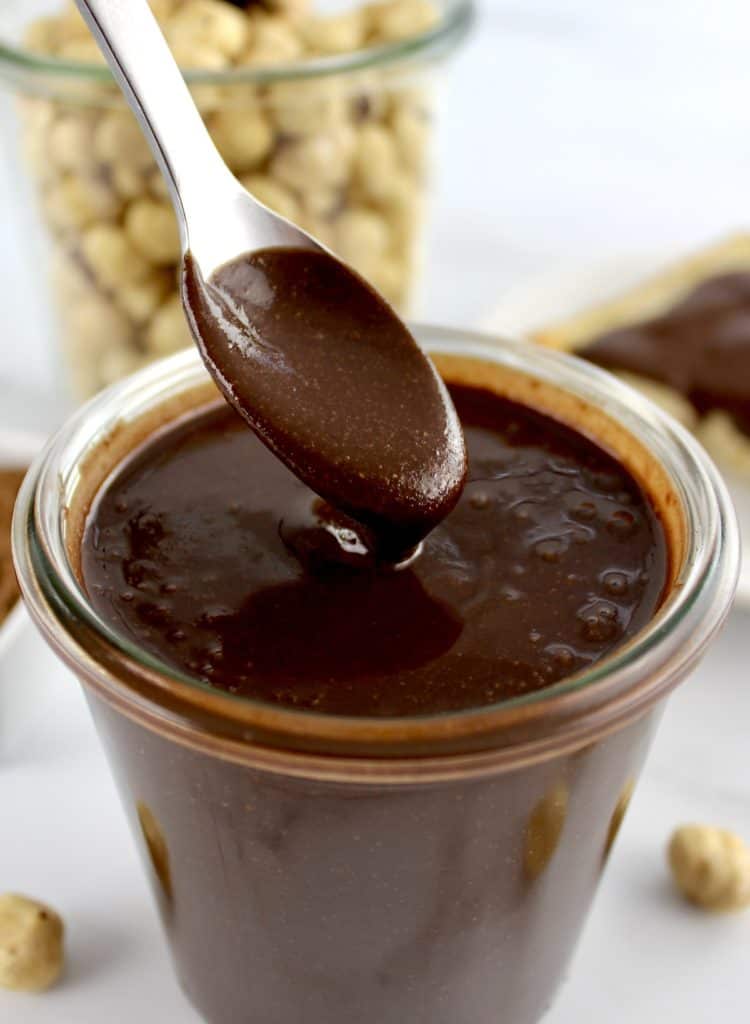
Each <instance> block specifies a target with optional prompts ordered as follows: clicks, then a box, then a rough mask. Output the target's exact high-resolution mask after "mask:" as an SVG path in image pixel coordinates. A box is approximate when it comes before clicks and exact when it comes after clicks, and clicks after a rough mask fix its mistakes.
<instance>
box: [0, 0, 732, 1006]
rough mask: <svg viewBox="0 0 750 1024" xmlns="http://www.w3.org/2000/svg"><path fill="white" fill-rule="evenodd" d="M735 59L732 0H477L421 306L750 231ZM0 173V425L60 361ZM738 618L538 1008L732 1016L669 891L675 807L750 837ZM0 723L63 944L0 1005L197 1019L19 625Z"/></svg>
mask: <svg viewBox="0 0 750 1024" xmlns="http://www.w3.org/2000/svg"><path fill="white" fill-rule="evenodd" d="M749 54H750V8H748V5H747V0H713V2H710V0H704V2H695V0H657V2H653V0H651V2H643V0H641V2H633V0H631V2H628V3H619V2H615V0H567V2H566V0H557V2H553V0H517V2H515V3H511V2H507V0H505V2H502V0H491V2H490V0H486V2H485V4H484V8H483V11H482V15H481V20H480V24H479V28H478V31H477V32H476V34H475V36H474V38H473V40H472V42H471V44H470V45H469V46H468V47H467V48H466V49H465V50H464V52H463V53H462V55H461V57H460V58H459V60H458V61H457V62H456V64H455V66H454V69H453V73H452V76H451V81H450V84H449V87H448V89H447V90H446V96H445V107H444V111H443V132H442V136H441V143H440V148H441V152H440V161H439V167H440V174H439V182H438V196H437V202H436V209H435V220H434V227H433V230H432V236H431V243H430V249H429V265H428V275H427V281H426V287H425V292H424V297H423V301H422V308H421V309H420V313H421V314H422V315H423V316H424V317H425V318H429V319H431V320H434V321H437V322H448V323H453V324H464V325H474V324H476V323H480V322H482V321H484V320H486V318H487V316H488V315H489V314H490V313H491V312H492V311H493V310H496V309H497V308H498V307H501V306H502V300H503V294H504V293H505V292H506V291H509V293H510V292H512V290H513V288H514V287H515V286H518V285H519V284H521V283H522V282H524V281H525V280H528V279H529V278H530V277H534V276H536V275H539V274H543V275H550V274H552V275H554V273H555V271H556V270H557V269H558V268H559V269H560V271H561V272H562V271H563V270H565V271H567V272H569V268H570V266H575V265H576V263H588V264H590V263H591V262H592V260H593V261H596V260H598V259H602V260H604V259H607V258H611V256H612V254H617V253H621V252H622V253H632V252H645V251H648V250H650V249H651V248H653V247H658V249H659V250H660V251H662V250H663V249H664V248H665V246H671V245H673V246H674V247H675V249H676V250H680V249H682V248H689V247H690V246H692V245H695V244H699V243H701V242H704V241H707V240H709V239H712V238H714V237H716V236H719V235H721V234H722V233H724V232H726V231H731V230H740V229H742V228H745V227H750V211H748V208H747V207H748V204H749V203H750V131H748V120H749V119H750V117H749V115H748V110H749V108H750V58H749V56H748V55H749ZM2 175H3V165H2V163H1V162H0V296H2V299H1V301H2V303H3V309H2V313H1V314H0V353H1V354H2V359H1V360H0V427H2V426H8V425H12V424H18V423H22V424H23V425H26V426H28V425H32V424H33V423H37V424H40V425H43V426H46V425H48V424H50V423H51V422H52V421H53V420H54V418H55V415H56V413H55V411H54V404H55V403H54V401H45V403H44V405H39V404H31V403H29V402H28V401H26V400H25V399H23V398H21V397H20V396H21V395H22V389H23V387H24V385H23V378H24V375H25V374H29V373H30V374H31V375H32V380H33V389H35V390H44V391H46V392H47V393H48V394H51V395H52V397H53V398H54V394H55V391H54V389H55V383H56V371H55V370H54V363H53V362H52V360H51V359H50V358H49V352H48V348H47V343H46V340H45V338H44V330H43V317H40V316H37V310H36V304H35V298H34V292H33V283H32V280H31V275H30V269H31V260H30V257H29V250H28V248H27V247H26V246H25V245H24V239H23V231H22V229H21V225H22V224H23V220H24V218H23V213H22V210H21V208H20V201H19V199H18V196H17V195H16V193H15V192H14V190H13V189H12V188H11V184H10V180H5V181H4V180H3V178H2ZM748 628H750V619H749V618H748V617H747V616H745V615H743V614H741V613H739V612H736V613H735V614H734V615H733V617H732V619H731V620H730V624H729V626H728V628H727V630H726V631H725V633H724V635H723V636H722V637H721V639H720V640H719V641H718V642H717V644H716V645H715V647H714V648H713V650H712V652H711V654H710V655H709V657H708V659H707V660H706V662H705V663H704V664H703V666H702V667H701V668H700V669H699V670H698V672H697V673H696V674H695V676H694V677H693V679H692V680H691V681H690V682H689V683H688V684H686V685H685V686H684V687H683V688H682V689H681V690H680V691H679V692H678V693H677V694H676V695H675V697H674V698H673V700H672V702H671V704H670V707H669V710H668V713H667V715H666V718H665V721H664V724H663V726H662V730H661V732H660V734H659V736H658V739H657V743H656V746H655V748H654V752H653V754H652V756H651V759H650V761H649V764H648V768H647V771H646V775H645V777H644V779H643V782H642V785H641V787H640V789H639V790H638V793H637V796H636V799H635V801H634V805H633V808H632V810H631V812H630V815H629V817H628V819H627V822H626V826H625V827H624V830H623V833H622V837H621V839H620V841H619V844H618V847H617V848H616V851H615V854H614V856H613V860H612V862H611V865H610V868H609V871H608V877H607V879H606V882H605V885H604V886H603V889H602V891H601V894H600V896H599V899H598V902H597V904H596V907H595V910H594V912H593V914H592V917H591V919H590V923H589V925H588V928H587V930H586V933H585V935H584V939H583V942H582V945H581V948H580V950H579V952H578V954H577V956H576V959H575V962H574V968H573V974H572V979H571V981H570V982H569V983H568V985H567V986H566V988H565V989H564V991H563V993H562V995H561V998H560V1000H559V1001H558V1003H557V1004H556V1006H555V1008H554V1009H553V1011H552V1012H551V1013H550V1015H549V1017H548V1018H547V1020H548V1021H549V1024H581V1022H589V1021H591V1022H593V1021H596V1022H600V1021H601V1022H603V1024H625V1022H628V1024H630V1022H631V1021H634V1020H639V1021H642V1022H644V1024H655V1022H657V1021H658V1022H659V1024H670V1022H675V1024H676V1022H679V1024H705V1022H709V1021H714V1020H718V1019H721V1020H722V1021H726V1022H728V1024H742V1022H745V1021H747V1019H748V1014H749V1013H750V1011H749V1010H748V1005H749V1002H748V993H749V992H750V989H749V988H748V981H747V975H748V969H750V914H746V915H745V916H744V917H742V916H740V917H735V918H718V919H713V918H706V917H703V916H701V915H700V914H698V913H696V912H693V911H691V910H690V909H689V908H687V907H685V906H683V905H682V904H681V903H680V902H679V901H678V900H677V899H676V898H675V897H674V896H673V894H672V892H671V890H670V887H669V883H668V878H667V875H666V872H665V868H664V864H663V847H664V844H665V842H666V839H667V837H668V835H669V832H670V830H671V828H672V827H673V826H674V825H676V824H678V823H680V822H681V821H684V820H692V819H697V820H707V821H715V822H717V823H720V824H726V825H728V826H732V827H734V828H735V829H737V830H738V831H739V832H742V833H744V835H745V838H746V839H748V840H749V841H750V760H749V758H748V751H749V750H750V741H749V739H748V737H749V736H750V685H749V684H748V673H747V668H746V663H747V660H748V655H749V654H750V645H749V643H748ZM21 681H22V682H23V684H24V686H25V687H28V688H29V689H30V691H31V692H32V694H34V693H35V694H36V698H35V703H34V705H33V707H31V706H29V705H28V704H23V702H21V703H20V704H19V702H18V701H17V700H16V699H15V697H14V694H13V690H12V689H11V686H12V684H15V686H18V685H19V682H21ZM0 716H1V717H0V724H1V725H2V733H0V738H6V737H13V738H14V742H13V743H12V744H11V745H10V746H7V745H6V751H7V752H8V757H7V758H5V755H4V752H0V808H2V814H3V817H2V825H0V891H1V890H3V889H21V890H28V891H30V892H32V893H38V894H40V895H42V896H43V897H47V898H48V899H50V900H51V901H52V902H54V903H57V904H58V905H59V906H60V907H61V909H62V910H63V911H64V913H65V914H66V917H67V919H68V922H69V925H70V955H71V966H70V971H69V975H68V980H67V981H66V983H65V984H64V985H63V986H61V987H60V988H59V989H57V990H55V991H53V992H51V993H49V994H48V995H47V996H44V997H40V998H37V999H29V998H24V997H14V996H6V995H2V994H0V1021H2V1022H3V1024H5V1022H8V1024H100V1022H101V1021H102V1020H105V1019H106V1020H107V1021H108V1022H111V1024H119V1022H123V1024H125V1022H126V1021H128V1022H129V1021H131V1020H132V1019H133V1018H136V1019H138V1015H139V1014H140V1017H141V1019H143V1020H147V1021H151V1020H157V1019H158V1020H159V1021H160V1022H168V1024H171V1022H174V1024H177V1022H180V1024H182V1022H185V1024H187V1022H189V1021H192V1020H193V1017H192V1016H191V1014H190V1012H189V1011H188V1010H187V1009H186V1008H185V1007H184V1004H183V1003H182V1000H181V997H180V995H179V994H178V992H177V991H176V988H175V986H174V983H173V981H172V979H171V976H170V975H169V973H168V971H167V966H166V959H165V953H164V950H163V946H162V943H161V938H160V936H159V933H158V930H157V927H156V923H155V919H154V915H153V912H152V910H151V907H150V903H149V901H148V898H147V893H146V889H145V883H144V882H143V881H142V879H141V877H140V873H139V871H138V868H137V865H136V862H135V858H134V855H133V851H132V850H131V847H130V840H129V837H128V836H127V835H126V833H125V829H124V826H123V824H122V822H121V819H120V816H119V811H118V810H117V809H116V806H115V803H114V797H113V793H112V788H111V784H110V782H109V778H108V776H107V774H106V769H105V767H104V764H103V761H102V758H101V755H100V753H99V751H98V748H97V746H96V744H95V740H94V738H93V736H92V731H91V728H90V726H89V723H88V721H87V718H86V716H85V712H84V710H83V707H82V704H81V701H80V697H79V695H78V693H77V691H76V689H75V687H74V686H73V685H72V684H71V683H70V681H69V680H68V678H67V676H66V675H65V674H64V673H63V672H62V670H61V669H58V668H56V667H55V666H54V664H53V662H52V661H51V659H50V658H49V657H47V656H45V654H44V653H42V652H41V648H40V647H39V644H38V642H37V641H36V639H35V638H33V637H32V635H31V634H26V635H25V636H24V637H23V638H22V640H21V644H20V646H19V647H18V648H17V650H16V652H15V656H14V657H13V659H12V661H10V662H7V663H5V664H4V665H0ZM3 742H4V739H3ZM70 780H74V782H75V784H71V782H70ZM78 783H80V785H79V784H78ZM498 1022H499V1024H514V1022H510V1021H509V1022H505V1021H503V1019H502V1011H501V1008H498ZM259 1024H262V1022H259ZM314 1024H325V1022H314ZM353 1024H355V1022H353ZM383 1024H408V1022H400V1021H399V1022H391V1021H384V1022H383ZM469 1024H471V1022H469Z"/></svg>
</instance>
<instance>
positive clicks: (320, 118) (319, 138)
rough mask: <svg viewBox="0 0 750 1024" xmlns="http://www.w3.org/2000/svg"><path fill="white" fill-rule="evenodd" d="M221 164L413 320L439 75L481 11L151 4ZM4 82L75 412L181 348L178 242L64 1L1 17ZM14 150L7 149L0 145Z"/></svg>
mask: <svg viewBox="0 0 750 1024" xmlns="http://www.w3.org/2000/svg"><path fill="white" fill-rule="evenodd" d="M149 2H150V4H151V7H152V10H153V12H154V14H155V16H156V18H157V20H158V21H159V23H160V25H161V27H162V30H163V32H164V34H165V36H166V38H167V41H168V42H169V44H170V46H171V48H172V51H173V53H174V55H175V57H176V58H177V61H178V63H179V64H180V66H181V67H182V68H183V69H184V72H185V77H186V79H187V80H188V83H189V85H190V87H191V90H192V92H193V95H194V97H195V100H196V103H197V105H198V107H199V109H200V111H201V113H202V115H203V117H204V119H205V121H206V124H207V126H208V128H209V131H210V133H211V135H212V137H213V139H214V142H215V143H216V145H217V147H218V149H219V150H220V152H221V153H222V155H223V157H224V159H225V160H226V162H227V164H228V165H229V167H230V168H231V169H232V171H233V172H234V173H235V175H236V176H237V177H238V178H239V179H240V180H241V181H242V183H243V184H244V185H245V187H246V188H248V189H249V190H250V191H251V192H252V193H253V194H254V195H255V196H257V198H258V199H260V200H261V201H262V202H263V203H265V204H266V205H268V206H270V207H271V208H272V209H274V210H276V211H278V212H279V213H281V214H282V215H283V216H285V217H288V218H290V219H291V220H293V221H295V222H297V223H298V224H300V225H301V226H302V227H304V228H305V229H306V230H307V231H310V232H311V233H312V234H313V235H315V236H316V237H317V238H319V239H320V240H321V241H322V242H324V243H325V244H326V245H328V246H330V247H331V248H332V249H333V250H334V251H335V252H337V253H338V254H339V255H340V256H341V257H342V258H343V259H345V260H347V261H348V262H349V263H351V264H352V265H353V266H354V267H356V268H357V270H359V271H360V273H362V274H363V275H364V276H365V277H366V278H368V279H369V280H370V281H371V282H372V283H373V284H374V285H375V287H377V288H378V289H380V291H381V292H382V293H383V294H384V295H385V296H386V297H387V298H388V299H389V300H390V301H391V302H392V303H393V305H394V306H396V307H397V308H398V309H399V310H400V311H401V312H407V311H408V304H409V298H410V294H411V292H412V289H413V285H414V283H415V279H416V274H417V270H418V266H419V248H420V247H419V241H420V236H421V233H422V224H423V214H424V207H425V200H426V198H427V192H428V151H429V146H430V140H431V136H432V133H433V125H434V113H435V111H434V102H435V96H434V85H435V71H436V69H437V68H438V67H439V65H440V64H441V63H442V61H443V60H444V58H445V57H446V56H447V55H448V54H449V53H450V52H451V51H452V50H453V49H454V48H455V46H456V45H457V44H458V42H459V41H460V40H461V39H462V38H463V36H464V34H465V32H466V30H467V28H468V26H469V24H470V22H471V18H472V6H471V4H472V0H376V2H369V3H365V4H364V5H362V6H358V7H350V8H347V9H344V10H342V9H341V8H340V7H339V8H338V9H337V10H336V12H335V13H330V8H328V9H327V10H326V12H325V13H323V12H322V11H320V10H317V9H316V8H315V7H314V6H312V5H313V4H314V3H315V0H249V2H243V0H149ZM0 83H2V84H3V85H6V86H9V87H10V89H11V91H12V93H13V95H14V98H15V100H16V103H15V106H16V111H17V117H16V118H15V126H16V127H15V128H14V131H15V130H16V129H17V135H18V139H19V141H20V160H21V166H22V167H23V169H24V174H25V175H26V176H27V177H28V178H29V179H30V181H31V183H32V186H33V191H34V195H35V198H36V205H37V208H38V212H39V214H40V215H41V220H42V223H43V227H44V235H45V239H46V240H48V242H49V245H47V246H46V248H47V250H48V257H49V258H48V261H47V262H48V265H49V277H50V284H51V289H52V296H53V299H54V304H55V311H56V313H57V317H56V322H57V323H58V324H59V329H60V330H59V333H60V337H61V342H62V347H63V353H64V357H65V364H66V366H67V368H68V369H69V373H70V383H71V386H72V390H73V392H74V394H75V395H76V396H78V397H81V398H82V397H85V396H87V395H90V394H92V393H94V392H96V391H98V390H99V389H100V388H102V387H105V386H106V385H108V384H111V383H112V382H114V381H115V380H117V379H118V378H120V377H122V376H125V375H126V374H128V373H130V372H132V371H134V370H136V369H138V368H139V367H141V366H142V365H144V364H146V363H148V362H149V361H151V360H152V359H155V358H157V357H159V356H162V355H165V354H168V353H171V352H174V351H176V350H177V349H179V348H182V347H183V346H185V345H188V344H190V335H189V332H188V328H187V325H186V323H185V320H184V317H183V314H182V308H181V305H180V300H179V295H178V291H177V272H178V264H179V258H180V252H179V239H178V234H177V225H176V221H175V218H174V215H173V212H172V208H171V205H170V202H169V199H168V197H167V193H166V190H165V186H164V182H163V180H162V177H161V175H160V173H159V171H158V170H157V168H156V165H155V163H154V161H153V158H152V156H151V153H150V151H149V149H148V146H147V145H146V142H145V140H144V138H143V136H142V135H141V133H140V130H139V128H138V126H137V124H136V122H135V119H134V118H133V116H132V114H131V113H130V111H129V109H128V108H127V107H126V105H125V103H124V101H123V100H122V98H121V96H120V94H119V91H118V90H117V88H116V86H115V84H114V81H113V80H112V78H111V76H110V73H109V70H108V68H107V67H106V65H105V63H104V60H103V58H102V57H101V55H100V53H99V50H98V48H97V46H96V44H95V43H94V41H93V39H92V37H91V35H90V34H89V32H88V29H87V27H86V25H85V24H84V22H83V20H82V19H81V17H80V15H79V14H78V12H77V9H76V7H75V5H74V4H73V3H70V2H68V3H63V0H48V2H42V0H39V2H37V0H4V2H3V4H2V11H0ZM3 148H7V147H6V146H4V147H3Z"/></svg>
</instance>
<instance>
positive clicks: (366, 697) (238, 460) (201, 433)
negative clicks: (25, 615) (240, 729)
mask: <svg viewBox="0 0 750 1024" xmlns="http://www.w3.org/2000/svg"><path fill="white" fill-rule="evenodd" d="M452 396H453V400H454V402H455V405H456V408H457V409H458V412H459V414H460V416H461V420H462V423H463V426H464V431H465V434H466V438H467V442H468V450H469V458H470V469H469V482H468V483H467V485H466V488H465V490H464V493H463V495H462V497H461V499H460V501H459V503H458V505H457V506H456V507H455V508H454V510H453V511H452V512H451V513H450V514H449V515H448V516H447V518H446V519H445V520H443V522H442V523H440V524H439V525H438V526H437V527H436V528H435V529H434V530H433V531H432V533H430V535H429V536H428V537H427V538H426V540H425V542H424V546H423V550H422V552H421V554H420V555H419V556H418V557H417V558H416V559H415V560H414V561H413V562H412V563H411V564H409V565H408V566H406V567H404V568H402V569H393V568H392V567H390V566H388V565H386V566H383V565H382V564H380V563H378V562H377V560H376V559H374V558H373V556H372V550H371V546H370V543H369V537H368V532H367V531H366V530H363V529H362V528H361V527H359V525H358V524H357V523H356V522H354V521H353V520H347V519H346V517H344V516H342V514H341V513H339V512H336V511H334V510H333V509H331V508H330V507H328V506H326V505H325V504H324V503H322V502H321V501H320V499H318V498H316V496H315V495H314V494H313V493H312V492H311V491H310V490H309V488H307V487H306V486H305V485H304V484H302V483H301V482H300V481H299V480H297V479H296V477H295V476H294V475H293V474H292V473H291V472H290V471H289V470H288V469H287V468H286V467H285V466H283V465H282V464H281V463H280V462H279V461H278V460H277V459H276V458H274V457H273V455H272V454H271V453H270V452H269V451H268V450H267V449H266V448H265V447H264V446H263V445H262V444H261V443H260V442H259V441H258V439H257V438H256V437H255V436H254V434H253V433H252V432H251V431H249V430H247V429H246V427H245V426H244V424H243V423H242V422H241V421H240V420H239V419H238V418H237V417H236V416H234V415H233V414H232V413H231V411H229V410H227V409H225V408H223V407H219V408H216V407H215V408H214V409H213V410H211V411H209V412H208V413H204V414H202V415H200V416H193V417H190V418H188V419H186V420H184V421H182V422H181V423H180V424H178V425H176V426H172V427H170V428H167V429H166V430H165V431H163V432H162V433H161V434H160V435H158V436H157V437H155V438H154V439H152V440H151V441H150V442H149V443H147V444H146V446H145V447H144V448H142V449H141V450H139V451H137V452H136V453H135V454H134V455H133V456H132V457H131V459H130V460H129V461H126V462H125V463H124V464H123V465H122V466H120V467H119V468H118V469H117V471H116V472H115V474H114V476H113V477H112V478H111V479H110V480H109V482H108V483H107V484H106V486H105V487H104V488H103V490H102V491H101V492H100V494H99V496H98V497H97V499H96V501H95V503H94V505H93V507H92V509H91V511H90V515H89V520H88V526H87V530H86V535H85V538H84V544H83V560H82V569H83V575H84V581H85V585H86V588H87V590H88V593H89V595H90V598H91V600H92V603H93V604H94V606H95V608H96V609H97V610H98V611H99V613H100V614H101V615H102V616H103V617H104V618H105V619H106V620H108V621H109V622H110V623H112V625H113V626H114V627H115V628H116V629H117V630H119V631H121V632H122V633H123V634H124V635H126V636H127V637H129V638H130V639H131V640H133V641H135V642H136V644H137V645H138V646H139V647H142V648H144V649H146V650H149V651H151V652H153V653H154V654H157V655H158V656H159V657H161V658H162V659H163V660H165V661H166V662H167V663H169V664H171V665H173V666H174V667H175V668H178V669H180V670H182V671H183V672H184V673H186V674H188V675H190V676H192V677H195V678H197V679H200V680H202V681H203V682H206V683H209V684H211V685H213V686H215V687H217V688H219V689H223V690H228V691H230V692H232V693H236V694H242V695H245V696H249V697H253V698H256V699H260V700H262V701H266V702H270V703H273V704H278V705H285V706H289V707H294V708H301V709H309V710H315V711H320V712H328V713H332V714H346V715H356V716H362V715H367V716H370V715H373V716H395V715H422V714H429V713H435V712H441V711H448V710H456V709H460V708H471V707H481V706H484V705H487V704H491V703H495V702H497V701H500V700H503V699H505V698H509V697H515V696H518V695H521V694H524V693H528V692H531V691H534V690H538V689H540V688H543V687H545V686H548V685H550V684H552V683H555V682H557V681H559V680H560V679H562V678H564V677H566V676H569V675H571V674H572V673H574V672H575V671H577V670H580V669H582V668H585V667H586V666H588V665H591V664H592V663H593V662H595V661H597V660H599V659H601V658H602V657H604V656H605V655H606V654H608V653H609V652H610V651H612V650H613V649H614V648H616V647H617V646H618V645H620V644H622V643H623V642H624V641H625V640H626V639H627V638H628V637H630V636H632V635H633V634H634V633H635V632H637V631H638V630H639V629H641V628H642V627H643V626H645V625H646V623H647V622H648V621H649V619H650V618H651V616H652V615H653V613H654V611H655V609H656V608H657V606H658V604H659V601H660V598H661V595H662V591H663V588H664V585H665V580H666V575H667V558H668V556H667V547H666V542H665V538H664V532H663V529H662V526H661V523H660V521H659V519H658V517H657V515H656V513H655V512H654V510H653V508H652V506H651V504H650V502H649V500H648V499H647V498H646V497H645V496H644V494H643V492H642V491H641V490H640V488H639V486H638V485H637V484H636V482H635V481H634V480H633V478H632V477H631V476H630V475H629V474H628V472H627V471H626V470H625V469H624V468H623V467H622V466H621V465H620V464H619V463H618V462H617V461H616V460H615V459H614V458H613V457H611V456H610V455H608V454H607V453H606V452H604V451H603V450H602V449H600V448H599V447H598V446H597V445H595V444H594V443H593V442H592V441H590V440H588V439H587V438H585V437H584V436H583V435H581V434H579V433H577V432H576V431H573V430H571V429H569V428H568V427H565V426H563V425H561V424H559V423H558V422H556V421H554V420H553V419H551V418H549V417H548V416H545V415H542V414H541V413H537V412H534V411H532V410H530V409H528V408H527V407H525V406H521V405H518V404H516V403H514V402H511V401H509V400H508V399H505V398H501V397H498V396H496V395H494V394H492V393H491V392H489V391H483V390H479V389H474V388H469V387H454V388H453V389H452Z"/></svg>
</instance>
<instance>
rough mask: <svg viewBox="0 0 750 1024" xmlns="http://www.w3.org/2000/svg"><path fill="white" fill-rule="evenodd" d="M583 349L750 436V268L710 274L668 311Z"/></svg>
mask: <svg viewBox="0 0 750 1024" xmlns="http://www.w3.org/2000/svg"><path fill="white" fill-rule="evenodd" d="M580 354H581V355H583V356H585V357H586V359H589V360H591V361H592V362H595V363H598V364H599V365H600V366H604V367H606V368H607V369H609V370H629V371H630V372H631V373H638V374H641V375H642V376H644V377H650V378H651V379H653V380H656V381H660V382H661V383H663V384H668V385H669V386H670V387H672V388H674V389H675V390H676V391H679V392H680V394H682V395H684V396H685V398H687V399H688V400H689V401H690V402H691V403H692V404H693V405H694V406H695V408H696V409H697V410H698V412H699V413H701V414H705V413H707V412H710V411H711V410H714V409H719V410H722V411H724V412H727V413H729V415H730V416H731V417H732V419H733V420H734V422H735V423H736V424H737V426H738V427H739V429H740V430H742V431H744V432H745V433H746V434H750V274H748V273H732V274H722V275H721V276H717V277H711V278H708V279H707V280H706V281H703V282H702V283H701V284H699V285H698V286H697V287H696V288H694V289H693V290H692V291H691V292H690V293H689V294H688V295H687V296H686V297H685V298H684V299H683V300H682V301H681V302H679V303H677V305H675V306H674V307H673V308H672V309H670V310H669V311H668V312H666V313H664V314H663V315H662V316H658V317H654V319H652V320H646V321H644V322H642V323H636V324H633V325H631V326H629V327H621V328H619V329H618V330H616V331H610V332H608V333H607V334H603V335H602V336H601V337H600V338H597V339H596V341H594V342H592V343H591V344H590V345H588V346H587V347H586V348H584V349H583V350H582V351H581V353H580Z"/></svg>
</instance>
